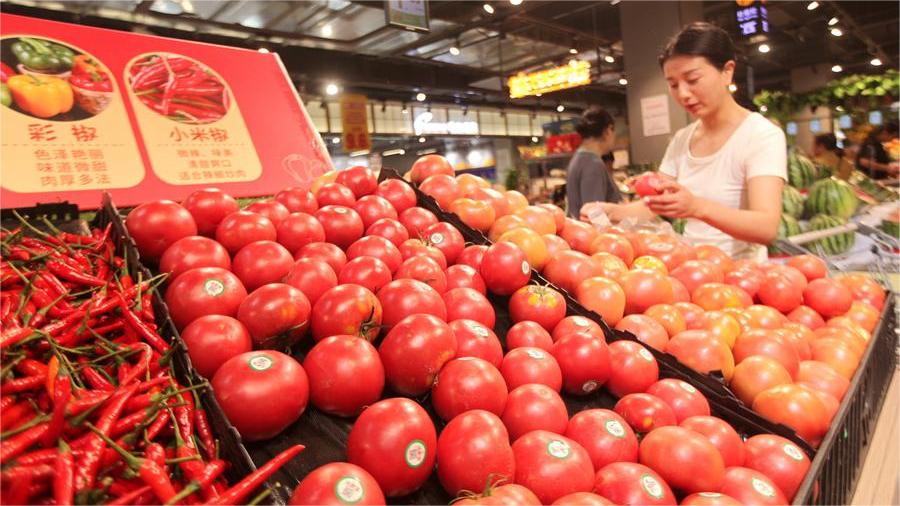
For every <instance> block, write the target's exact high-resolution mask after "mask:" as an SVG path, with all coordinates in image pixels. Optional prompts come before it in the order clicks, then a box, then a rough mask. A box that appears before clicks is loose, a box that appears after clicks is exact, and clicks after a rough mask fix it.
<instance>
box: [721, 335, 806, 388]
mask: <svg viewBox="0 0 900 506" xmlns="http://www.w3.org/2000/svg"><path fill="white" fill-rule="evenodd" d="M731 351H732V353H733V354H734V361H735V362H736V363H738V364H740V363H741V361H743V360H744V359H745V358H747V357H750V356H755V355H762V356H766V357H769V358H772V359H775V360H777V361H778V362H779V363H780V364H781V365H782V366H784V368H785V369H787V372H789V373H790V375H791V377H792V378H793V377H796V376H797V370H798V369H799V367H800V356H799V355H798V354H797V350H795V349H794V347H793V346H792V345H791V343H790V342H788V341H786V340H784V339H781V338H780V337H779V336H778V335H777V334H775V333H774V332H771V331H767V330H762V329H754V330H748V331H747V332H744V333H743V334H741V335H740V336H738V338H737V341H735V343H734V348H732V349H731Z"/></svg>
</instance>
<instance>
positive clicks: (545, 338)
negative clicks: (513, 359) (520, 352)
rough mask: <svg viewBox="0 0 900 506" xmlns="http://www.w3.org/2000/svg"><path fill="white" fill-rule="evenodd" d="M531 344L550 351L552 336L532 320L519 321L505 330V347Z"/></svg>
mask: <svg viewBox="0 0 900 506" xmlns="http://www.w3.org/2000/svg"><path fill="white" fill-rule="evenodd" d="M526 346H531V347H534V348H540V349H542V350H544V351H550V349H551V348H553V338H552V337H550V333H549V332H547V330H546V329H544V327H541V326H540V325H539V324H537V323H535V322H532V321H521V322H519V323H517V324H515V325H513V326H512V327H510V328H509V330H508V331H507V332H506V347H507V349H509V350H513V349H515V348H521V347H526Z"/></svg>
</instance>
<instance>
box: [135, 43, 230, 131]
mask: <svg viewBox="0 0 900 506" xmlns="http://www.w3.org/2000/svg"><path fill="white" fill-rule="evenodd" d="M129 84H130V85H131V89H132V90H133V91H134V93H135V95H137V97H138V98H139V99H140V101H141V102H143V103H144V105H146V106H147V107H149V108H150V109H152V110H154V111H156V112H158V113H160V114H162V115H163V116H168V117H169V118H171V119H174V120H176V121H181V122H183V123H191V124H201V123H210V122H213V121H216V120H218V119H221V118H222V116H224V115H225V113H226V112H228V100H229V98H228V90H227V89H226V88H225V86H224V85H223V84H222V81H220V80H219V78H218V77H216V76H215V74H213V73H211V72H209V71H208V70H207V69H206V68H204V67H203V66H202V65H200V64H198V63H196V62H194V61H191V60H188V59H186V58H182V57H178V56H174V55H167V54H154V55H150V56H147V57H145V58H143V59H141V60H139V61H137V62H135V63H134V64H133V65H132V66H131V69H130V75H129Z"/></svg>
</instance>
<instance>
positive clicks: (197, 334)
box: [181, 315, 253, 378]
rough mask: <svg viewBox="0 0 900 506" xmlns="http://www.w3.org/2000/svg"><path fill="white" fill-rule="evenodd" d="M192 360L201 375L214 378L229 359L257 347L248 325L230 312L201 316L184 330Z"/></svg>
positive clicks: (185, 341) (183, 335) (185, 342)
mask: <svg viewBox="0 0 900 506" xmlns="http://www.w3.org/2000/svg"><path fill="white" fill-rule="evenodd" d="M181 338H182V339H184V344H185V345H186V346H187V351H188V355H189V356H190V357H191V364H193V366H194V369H196V370H197V372H198V373H200V375H202V376H204V377H205V378H212V377H213V375H214V374H215V373H216V371H217V370H219V367H220V366H221V365H222V364H224V363H225V362H226V361H227V360H228V359H230V358H231V357H233V356H235V355H240V354H241V353H246V352H248V351H251V350H252V349H253V341H251V340H250V334H249V333H248V332H247V328H246V327H244V325H243V324H242V323H241V322H239V321H237V320H235V319H234V318H232V317H230V316H222V315H208V316H201V317H200V318H197V319H196V320H194V321H192V322H191V323H189V324H188V326H187V327H185V328H184V330H182V331H181Z"/></svg>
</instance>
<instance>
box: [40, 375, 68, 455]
mask: <svg viewBox="0 0 900 506" xmlns="http://www.w3.org/2000/svg"><path fill="white" fill-rule="evenodd" d="M71 398H72V378H70V377H69V376H66V375H62V374H58V375H57V376H56V380H55V381H54V385H53V414H52V415H51V417H50V427H49V428H48V429H47V432H45V433H44V435H43V436H41V444H43V445H44V447H50V446H53V445H55V444H56V440H57V439H58V438H59V436H60V435H62V431H63V427H65V425H66V405H67V404H68V403H69V399H71Z"/></svg>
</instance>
